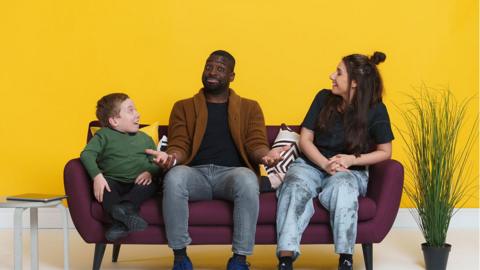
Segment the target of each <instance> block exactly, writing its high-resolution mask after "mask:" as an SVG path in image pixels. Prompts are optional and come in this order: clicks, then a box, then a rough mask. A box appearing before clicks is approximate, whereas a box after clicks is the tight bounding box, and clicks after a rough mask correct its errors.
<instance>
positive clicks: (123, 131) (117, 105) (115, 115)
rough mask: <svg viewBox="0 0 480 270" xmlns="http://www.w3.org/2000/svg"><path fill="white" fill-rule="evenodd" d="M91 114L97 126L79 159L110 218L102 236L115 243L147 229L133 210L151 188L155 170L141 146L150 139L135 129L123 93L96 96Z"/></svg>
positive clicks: (151, 144)
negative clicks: (95, 105) (97, 97)
mask: <svg viewBox="0 0 480 270" xmlns="http://www.w3.org/2000/svg"><path fill="white" fill-rule="evenodd" d="M96 115H97V118H98V120H99V121H100V123H101V125H102V128H101V129H100V130H99V131H97V132H96V133H95V136H93V138H92V139H91V140H90V141H89V142H88V144H87V146H86V147H85V149H84V150H83V151H82V153H81V155H80V159H81V161H82V163H83V165H84V166H85V168H86V170H87V172H88V174H89V175H90V177H91V178H92V179H93V192H94V195H95V198H96V199H97V201H98V202H100V203H102V205H103V208H104V210H105V211H106V212H107V213H108V214H109V215H110V216H111V218H112V221H113V222H112V226H111V227H110V228H109V229H108V230H107V231H106V233H105V238H106V239H107V240H109V241H115V240H117V239H119V238H122V237H125V236H127V235H128V233H130V232H134V231H143V230H145V229H146V228H147V226H148V224H147V222H146V221H145V220H144V219H143V218H141V217H140V216H139V215H138V210H139V207H140V205H141V204H142V202H144V201H145V200H147V199H148V198H150V197H151V196H152V195H153V194H154V193H155V192H156V191H157V183H156V182H155V179H156V178H157V176H158V175H159V173H160V170H159V167H158V166H157V165H155V163H153V162H152V160H151V159H150V158H149V156H148V155H147V154H145V149H156V147H155V143H154V142H153V139H152V138H151V137H149V136H148V135H147V134H145V133H143V132H142V131H139V119H140V114H139V113H138V112H137V109H136V108H135V105H134V104H133V101H132V100H131V99H130V98H129V97H128V95H126V94H123V93H113V94H109V95H106V96H104V97H102V98H101V99H100V100H99V101H98V102H97V111H96ZM162 154H164V155H165V156H166V154H165V153H162ZM105 190H106V191H105Z"/></svg>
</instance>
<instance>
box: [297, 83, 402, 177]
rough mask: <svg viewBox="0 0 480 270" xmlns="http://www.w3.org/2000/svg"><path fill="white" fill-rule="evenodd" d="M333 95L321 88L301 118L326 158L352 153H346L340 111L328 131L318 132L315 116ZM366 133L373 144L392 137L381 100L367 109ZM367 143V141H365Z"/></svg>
mask: <svg viewBox="0 0 480 270" xmlns="http://www.w3.org/2000/svg"><path fill="white" fill-rule="evenodd" d="M330 95H333V94H332V92H331V91H330V90H326V89H323V90H321V91H320V92H318V93H317V95H316V96H315V99H314V100H313V102H312V105H311V106H310V109H309V110H308V113H307V115H306V116H305V119H304V120H303V123H302V127H304V128H308V129H310V130H312V131H314V134H315V135H314V140H313V143H314V145H315V146H316V147H317V149H318V150H319V151H320V153H322V155H323V156H325V157H326V158H331V157H333V156H335V155H337V154H352V153H348V152H347V150H346V145H345V128H344V126H343V120H342V116H341V114H340V113H338V114H335V115H334V116H333V117H334V124H333V126H331V127H330V130H329V131H325V132H318V131H317V128H316V125H317V118H318V115H319V114H320V112H321V110H322V109H323V107H324V105H325V102H326V100H327V98H328V97H329V96H330ZM368 134H369V137H370V140H371V141H372V142H373V143H374V144H383V143H388V142H390V141H392V140H393V139H394V137H393V132H392V128H391V126H390V119H389V117H388V112H387V107H385V104H383V103H382V102H379V103H377V104H375V105H374V106H373V107H372V108H370V110H369V111H368ZM365 143H368V142H365ZM302 156H303V158H304V159H306V160H307V161H308V163H310V164H311V165H313V166H315V167H317V168H318V166H317V165H315V164H313V162H311V161H310V160H308V158H307V157H305V156H304V155H302ZM364 168H365V167H364V166H358V167H354V168H350V169H357V170H358V169H364Z"/></svg>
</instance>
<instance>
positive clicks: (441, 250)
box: [422, 243, 452, 270]
mask: <svg viewBox="0 0 480 270" xmlns="http://www.w3.org/2000/svg"><path fill="white" fill-rule="evenodd" d="M451 248H452V246H451V245H450V244H445V245H444V246H443V247H431V246H429V245H428V244H427V243H423V244H422V250H423V257H424V258H425V269H426V270H445V269H447V261H448V253H450V249H451Z"/></svg>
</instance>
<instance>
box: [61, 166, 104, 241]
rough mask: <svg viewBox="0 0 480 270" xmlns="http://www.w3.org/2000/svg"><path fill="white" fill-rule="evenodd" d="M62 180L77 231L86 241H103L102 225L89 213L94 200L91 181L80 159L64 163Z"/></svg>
mask: <svg viewBox="0 0 480 270" xmlns="http://www.w3.org/2000/svg"><path fill="white" fill-rule="evenodd" d="M63 180H64V187H65V194H66V195H67V196H68V197H67V202H68V208H69V210H70V215H71V217H72V220H73V223H74V224H75V228H76V229H77V231H78V233H79V234H80V236H81V237H82V238H83V240H85V242H87V243H99V242H104V241H105V237H104V228H103V225H102V223H101V222H99V221H98V220H96V219H94V218H93V216H92V213H91V207H92V202H93V200H95V198H94V196H93V191H92V181H91V180H90V177H89V176H88V174H87V172H86V170H85V168H84V167H83V165H82V163H81V161H80V159H78V158H77V159H72V160H70V161H69V162H68V163H67V164H66V165H65V169H64V172H63Z"/></svg>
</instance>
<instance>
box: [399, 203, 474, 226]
mask: <svg viewBox="0 0 480 270" xmlns="http://www.w3.org/2000/svg"><path fill="white" fill-rule="evenodd" d="M410 210H411V209H410V208H400V210H399V211H398V214H397V218H396V219H395V222H394V223H393V227H394V228H418V225H417V223H416V221H415V219H414V218H413V216H412V213H410ZM479 228H480V209H479V208H461V209H458V211H457V212H456V214H455V215H454V216H453V217H452V220H450V227H449V229H479Z"/></svg>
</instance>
